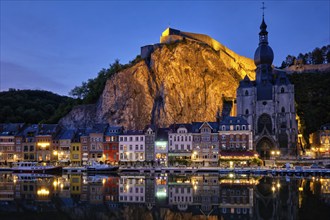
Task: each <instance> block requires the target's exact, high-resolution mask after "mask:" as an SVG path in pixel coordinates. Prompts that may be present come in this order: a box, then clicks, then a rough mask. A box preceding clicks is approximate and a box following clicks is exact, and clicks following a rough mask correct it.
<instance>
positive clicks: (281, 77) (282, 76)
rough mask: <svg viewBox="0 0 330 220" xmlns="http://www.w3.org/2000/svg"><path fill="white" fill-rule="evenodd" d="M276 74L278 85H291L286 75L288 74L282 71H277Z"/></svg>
mask: <svg viewBox="0 0 330 220" xmlns="http://www.w3.org/2000/svg"><path fill="white" fill-rule="evenodd" d="M275 74H276V81H275V83H276V85H288V84H291V83H290V81H289V79H288V77H287V75H286V72H284V71H280V70H276V71H275Z"/></svg>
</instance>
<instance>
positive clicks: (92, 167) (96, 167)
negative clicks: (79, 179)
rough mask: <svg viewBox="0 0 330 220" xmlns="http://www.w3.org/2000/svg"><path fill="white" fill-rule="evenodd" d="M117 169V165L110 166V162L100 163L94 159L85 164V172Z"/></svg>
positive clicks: (103, 171)
mask: <svg viewBox="0 0 330 220" xmlns="http://www.w3.org/2000/svg"><path fill="white" fill-rule="evenodd" d="M118 169H119V167H118V166H112V165H110V164H100V163H98V162H96V161H92V162H91V164H90V165H88V166H86V170H87V172H95V173H96V172H102V173H105V172H114V171H117V170H118Z"/></svg>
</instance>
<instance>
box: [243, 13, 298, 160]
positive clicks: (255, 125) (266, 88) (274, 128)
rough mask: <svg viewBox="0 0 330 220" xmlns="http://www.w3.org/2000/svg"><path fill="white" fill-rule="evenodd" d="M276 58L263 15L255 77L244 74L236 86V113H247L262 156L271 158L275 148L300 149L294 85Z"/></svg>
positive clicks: (291, 151) (286, 151)
mask: <svg viewBox="0 0 330 220" xmlns="http://www.w3.org/2000/svg"><path fill="white" fill-rule="evenodd" d="M273 59H274V54H273V50H272V48H271V47H270V46H269V45H268V32H267V25H266V23H265V21H264V18H263V19H262V23H261V25H260V33H259V47H258V48H257V50H256V52H255V54H254V62H255V64H256V66H257V69H256V80H255V81H251V80H250V79H249V77H248V76H245V78H244V79H243V80H242V81H241V82H240V85H239V87H238V88H237V115H238V116H243V117H245V118H246V119H247V121H248V123H249V124H250V125H251V127H252V131H253V135H254V147H255V149H256V150H257V151H258V153H259V154H260V156H261V157H262V158H269V157H270V156H271V151H273V150H277V151H280V153H281V155H282V156H285V155H295V154H296V153H297V152H296V142H297V122H296V112H295V102H294V86H293V85H292V84H291V83H290V81H289V79H288V77H287V75H286V73H285V72H284V71H280V70H277V69H274V68H273V67H272V62H273Z"/></svg>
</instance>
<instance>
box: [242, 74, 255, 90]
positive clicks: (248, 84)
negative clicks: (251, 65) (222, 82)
mask: <svg viewBox="0 0 330 220" xmlns="http://www.w3.org/2000/svg"><path fill="white" fill-rule="evenodd" d="M239 87H240V88H248V87H253V82H252V81H251V80H250V78H249V77H248V75H245V77H244V79H243V80H241V81H240V82H239Z"/></svg>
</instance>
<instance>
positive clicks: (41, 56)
mask: <svg viewBox="0 0 330 220" xmlns="http://www.w3.org/2000/svg"><path fill="white" fill-rule="evenodd" d="M0 4H1V5H0V6H1V8H0V18H1V19H0V64H1V66H0V90H1V91H6V90H8V88H16V89H42V90H49V91H53V92H55V93H58V94H61V95H68V93H69V91H70V90H71V89H73V88H74V86H76V85H81V82H82V81H87V80H88V79H89V78H94V77H95V76H96V75H97V73H98V72H99V71H100V70H101V69H102V68H107V67H108V66H109V64H111V63H113V62H114V60H115V59H117V58H118V59H119V60H120V62H121V63H127V62H128V61H130V60H132V59H134V58H135V57H136V55H138V54H139V53H140V47H141V46H144V45H147V44H154V43H158V42H159V37H160V35H161V33H162V31H164V30H165V29H166V28H167V27H168V26H170V27H172V28H176V29H180V30H182V31H187V32H194V33H202V34H207V35H209V36H211V37H213V38H214V39H216V40H218V41H219V42H220V43H222V44H224V45H225V46H227V47H228V48H230V49H232V50H233V51H235V52H236V53H238V54H240V55H243V56H246V57H250V58H253V55H254V51H255V49H256V48H257V45H258V33H259V26H260V23H261V18H262V11H261V9H260V8H261V6H262V4H261V1H181V2H180V1H77V0H75V1H70V0H69V1H60V0H57V1H36V0H34V1H23V0H21V1H12V0H11V1H6V0H1V3H0ZM265 6H266V10H265V20H266V23H267V25H268V32H269V42H270V46H271V47H272V48H273V51H274V54H275V59H274V64H275V65H276V66H279V65H280V64H281V62H282V61H283V60H284V59H285V57H286V56H287V55H288V54H292V55H298V53H299V52H309V51H312V50H313V49H314V48H315V47H321V46H324V45H327V44H330V1H329V0H323V1H285V0H283V1H265Z"/></svg>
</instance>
